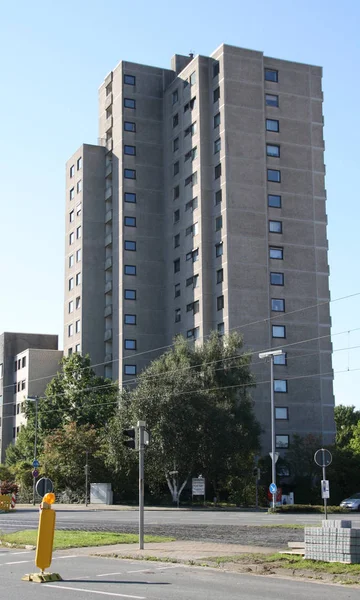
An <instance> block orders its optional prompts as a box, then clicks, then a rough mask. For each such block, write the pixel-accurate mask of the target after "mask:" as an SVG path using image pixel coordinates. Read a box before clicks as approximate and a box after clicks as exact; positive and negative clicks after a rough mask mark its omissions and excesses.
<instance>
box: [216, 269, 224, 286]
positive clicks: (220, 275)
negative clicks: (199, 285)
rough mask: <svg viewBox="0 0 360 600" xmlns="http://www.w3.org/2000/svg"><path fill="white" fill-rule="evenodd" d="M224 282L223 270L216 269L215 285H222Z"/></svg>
mask: <svg viewBox="0 0 360 600" xmlns="http://www.w3.org/2000/svg"><path fill="white" fill-rule="evenodd" d="M223 281H224V269H218V270H217V271H216V283H222V282H223Z"/></svg>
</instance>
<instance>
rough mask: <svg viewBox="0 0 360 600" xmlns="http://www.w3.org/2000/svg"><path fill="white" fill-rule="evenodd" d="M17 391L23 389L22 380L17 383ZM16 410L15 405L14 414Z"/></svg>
mask: <svg viewBox="0 0 360 600" xmlns="http://www.w3.org/2000/svg"><path fill="white" fill-rule="evenodd" d="M17 391H18V392H20V391H21V381H18V384H17ZM15 412H16V410H15V406H14V414H15Z"/></svg>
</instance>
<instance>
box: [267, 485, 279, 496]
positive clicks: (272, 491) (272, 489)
mask: <svg viewBox="0 0 360 600" xmlns="http://www.w3.org/2000/svg"><path fill="white" fill-rule="evenodd" d="M269 492H270V494H273V495H275V494H276V492H277V485H276V483H270V485H269Z"/></svg>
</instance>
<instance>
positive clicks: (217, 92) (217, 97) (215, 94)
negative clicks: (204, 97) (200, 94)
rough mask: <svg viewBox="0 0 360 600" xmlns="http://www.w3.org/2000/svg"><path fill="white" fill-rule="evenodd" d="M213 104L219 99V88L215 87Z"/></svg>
mask: <svg viewBox="0 0 360 600" xmlns="http://www.w3.org/2000/svg"><path fill="white" fill-rule="evenodd" d="M213 98H214V102H217V101H218V100H219V98H220V87H217V88H216V90H214V93H213Z"/></svg>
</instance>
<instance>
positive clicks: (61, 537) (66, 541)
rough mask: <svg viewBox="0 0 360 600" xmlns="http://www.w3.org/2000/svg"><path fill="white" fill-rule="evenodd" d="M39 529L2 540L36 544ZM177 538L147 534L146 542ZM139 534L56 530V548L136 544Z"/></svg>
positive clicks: (20, 543)
mask: <svg viewBox="0 0 360 600" xmlns="http://www.w3.org/2000/svg"><path fill="white" fill-rule="evenodd" d="M36 540H37V530H35V529H34V530H32V529H26V530H24V531H16V532H15V533H7V534H0V542H1V543H3V544H4V543H5V544H13V545H14V546H17V547H22V546H36ZM174 540H175V538H172V537H162V536H157V535H146V536H145V542H146V543H151V542H173V541H174ZM138 541H139V536H138V535H136V534H133V533H112V532H107V531H61V530H58V531H55V537H54V550H61V549H67V548H85V547H89V546H109V545H112V544H136V543H137V542H138Z"/></svg>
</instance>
